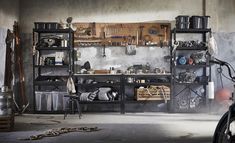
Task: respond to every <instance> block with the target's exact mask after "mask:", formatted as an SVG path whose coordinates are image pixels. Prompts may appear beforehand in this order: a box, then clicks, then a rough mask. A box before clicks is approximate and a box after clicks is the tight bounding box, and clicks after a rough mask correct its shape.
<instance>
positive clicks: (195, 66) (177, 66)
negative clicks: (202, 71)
mask: <svg viewBox="0 0 235 143" xmlns="http://www.w3.org/2000/svg"><path fill="white" fill-rule="evenodd" d="M208 66H209V65H206V64H198V65H175V67H176V68H205V67H208Z"/></svg>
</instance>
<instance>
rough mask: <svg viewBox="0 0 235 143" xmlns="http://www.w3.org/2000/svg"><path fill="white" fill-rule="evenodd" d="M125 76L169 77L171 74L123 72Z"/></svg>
mask: <svg viewBox="0 0 235 143" xmlns="http://www.w3.org/2000/svg"><path fill="white" fill-rule="evenodd" d="M124 76H125V77H170V76H171V74H124Z"/></svg>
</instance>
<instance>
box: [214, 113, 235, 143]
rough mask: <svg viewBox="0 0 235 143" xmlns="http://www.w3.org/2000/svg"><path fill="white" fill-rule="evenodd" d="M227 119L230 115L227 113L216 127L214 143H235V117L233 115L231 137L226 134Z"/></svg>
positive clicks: (230, 124)
mask: <svg viewBox="0 0 235 143" xmlns="http://www.w3.org/2000/svg"><path fill="white" fill-rule="evenodd" d="M227 119H228V113H225V114H224V116H223V117H222V118H221V119H220V121H219V123H218V125H217V127H216V130H215V133H214V139H213V143H235V115H231V119H230V123H229V127H230V135H228V134H226V133H227Z"/></svg>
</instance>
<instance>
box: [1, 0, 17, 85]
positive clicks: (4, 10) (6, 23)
mask: <svg viewBox="0 0 235 143" xmlns="http://www.w3.org/2000/svg"><path fill="white" fill-rule="evenodd" d="M14 21H19V0H1V1H0V53H1V56H0V61H1V62H0V86H2V85H3V80H4V72H5V56H3V55H5V52H6V45H5V38H6V33H7V29H11V30H12V28H13V24H14Z"/></svg>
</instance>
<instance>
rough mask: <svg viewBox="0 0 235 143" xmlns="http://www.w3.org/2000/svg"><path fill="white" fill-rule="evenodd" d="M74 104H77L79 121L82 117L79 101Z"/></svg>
mask: <svg viewBox="0 0 235 143" xmlns="http://www.w3.org/2000/svg"><path fill="white" fill-rule="evenodd" d="M76 103H77V110H78V114H79V119H81V117H82V112H81V108H80V104H79V101H78V100H76Z"/></svg>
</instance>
